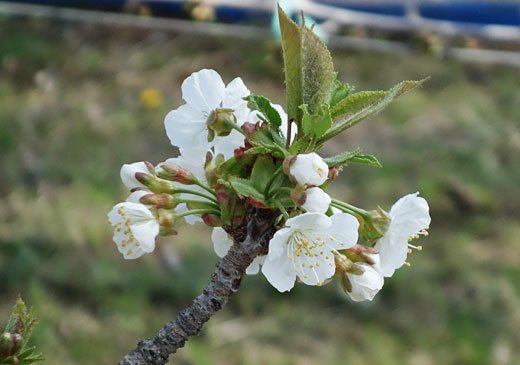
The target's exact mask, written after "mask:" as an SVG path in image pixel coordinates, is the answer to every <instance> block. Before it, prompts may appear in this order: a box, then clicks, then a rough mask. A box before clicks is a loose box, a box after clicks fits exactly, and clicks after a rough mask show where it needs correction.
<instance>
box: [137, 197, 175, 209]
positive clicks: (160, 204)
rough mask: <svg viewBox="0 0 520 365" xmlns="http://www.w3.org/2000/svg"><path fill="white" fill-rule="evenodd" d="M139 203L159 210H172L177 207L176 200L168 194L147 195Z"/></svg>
mask: <svg viewBox="0 0 520 365" xmlns="http://www.w3.org/2000/svg"><path fill="white" fill-rule="evenodd" d="M139 201H140V202H141V203H143V204H151V205H155V207H156V208H159V209H173V208H175V207H176V206H177V199H175V197H174V196H173V195H170V194H147V195H145V196H143V197H141V199H139Z"/></svg>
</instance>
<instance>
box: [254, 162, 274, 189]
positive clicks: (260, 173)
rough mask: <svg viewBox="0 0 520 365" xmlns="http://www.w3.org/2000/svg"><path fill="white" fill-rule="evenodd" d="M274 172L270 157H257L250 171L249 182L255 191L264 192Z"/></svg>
mask: <svg viewBox="0 0 520 365" xmlns="http://www.w3.org/2000/svg"><path fill="white" fill-rule="evenodd" d="M275 171H276V166H275V164H274V163H273V159H272V158H271V157H270V156H258V158H257V159H256V161H255V164H254V166H253V170H252V171H251V182H252V184H253V186H254V187H255V189H256V190H258V191H261V192H264V191H265V188H266V186H267V184H269V181H271V178H272V177H273V174H274V173H275Z"/></svg>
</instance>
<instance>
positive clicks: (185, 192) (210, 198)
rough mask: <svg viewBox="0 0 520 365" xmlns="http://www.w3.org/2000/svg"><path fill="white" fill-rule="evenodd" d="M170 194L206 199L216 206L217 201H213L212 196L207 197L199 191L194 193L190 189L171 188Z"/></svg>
mask: <svg viewBox="0 0 520 365" xmlns="http://www.w3.org/2000/svg"><path fill="white" fill-rule="evenodd" d="M172 193H173V194H179V193H184V194H191V195H197V196H200V197H202V198H205V199H208V200H209V201H211V202H213V203H216V204H218V201H217V199H215V197H214V196H211V195H208V194H206V193H203V192H201V191H195V190H190V189H182V188H181V189H179V188H173V189H172Z"/></svg>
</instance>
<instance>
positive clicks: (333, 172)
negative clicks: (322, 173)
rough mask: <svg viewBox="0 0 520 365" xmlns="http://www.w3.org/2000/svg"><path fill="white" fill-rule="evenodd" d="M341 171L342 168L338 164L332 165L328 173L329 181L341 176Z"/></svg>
mask: <svg viewBox="0 0 520 365" xmlns="http://www.w3.org/2000/svg"><path fill="white" fill-rule="evenodd" d="M339 172H340V170H339V168H338V167H337V166H333V167H330V168H329V175H328V180H329V182H332V181H334V180H336V178H337V177H338V176H339Z"/></svg>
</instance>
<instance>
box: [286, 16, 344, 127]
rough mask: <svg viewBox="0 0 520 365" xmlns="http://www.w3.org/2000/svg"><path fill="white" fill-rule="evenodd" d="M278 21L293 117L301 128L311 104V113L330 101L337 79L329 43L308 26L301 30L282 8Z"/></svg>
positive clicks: (288, 103)
mask: <svg viewBox="0 0 520 365" xmlns="http://www.w3.org/2000/svg"><path fill="white" fill-rule="evenodd" d="M278 20H279V22H280V31H281V34H282V49H283V58H284V66H285V86H286V88H287V110H288V114H289V117H290V118H292V119H294V120H295V121H296V122H297V124H298V125H299V126H300V122H301V120H302V116H303V113H302V110H301V109H300V105H302V104H307V107H308V108H309V112H310V113H314V112H315V111H316V109H317V108H318V107H319V106H320V105H322V104H325V103H326V102H328V101H329V99H330V93H331V90H332V82H333V80H334V79H335V76H336V75H335V72H334V66H333V64H332V57H331V55H330V53H329V51H328V50H327V47H326V46H325V44H324V43H323V42H322V41H321V40H320V38H319V37H318V36H317V35H316V34H314V32H313V31H312V30H311V29H309V28H308V27H306V26H305V23H304V22H303V21H302V26H301V27H299V26H298V25H297V24H296V23H294V22H293V21H292V20H291V19H290V18H289V17H288V16H287V15H286V14H285V13H284V12H283V10H282V8H281V7H280V6H278Z"/></svg>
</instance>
